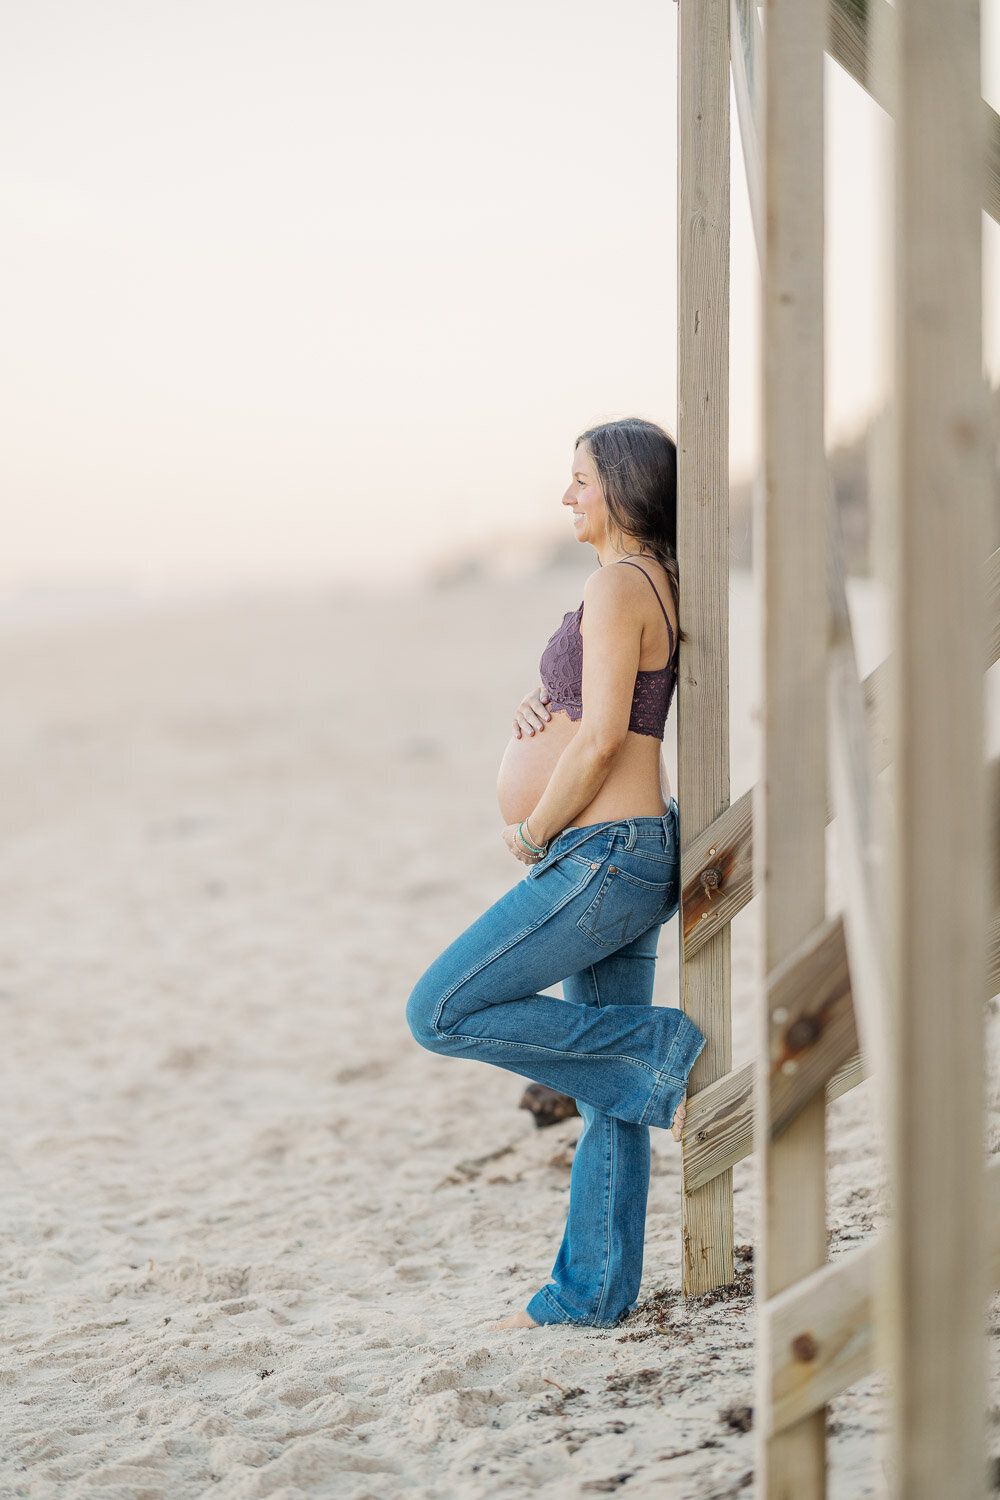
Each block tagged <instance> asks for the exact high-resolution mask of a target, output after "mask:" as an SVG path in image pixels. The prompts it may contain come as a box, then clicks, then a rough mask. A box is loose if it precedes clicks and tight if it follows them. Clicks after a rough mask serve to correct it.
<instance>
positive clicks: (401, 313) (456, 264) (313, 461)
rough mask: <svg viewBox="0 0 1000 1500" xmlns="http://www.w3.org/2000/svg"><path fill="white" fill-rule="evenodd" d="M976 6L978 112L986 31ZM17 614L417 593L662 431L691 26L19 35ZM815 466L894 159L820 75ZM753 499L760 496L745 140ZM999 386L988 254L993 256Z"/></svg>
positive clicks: (866, 289) (133, 21)
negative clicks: (373, 585)
mask: <svg viewBox="0 0 1000 1500" xmlns="http://www.w3.org/2000/svg"><path fill="white" fill-rule="evenodd" d="M998 4H1000V0H986V3H985V5H984V22H985V26H984V31H985V38H986V42H987V47H986V55H987V59H988V65H987V66H986V68H985V73H986V78H987V92H988V93H989V94H990V97H991V98H992V102H994V104H996V102H997V100H996V99H995V98H993V97H992V93H991V89H990V81H991V80H994V79H1000V49H998V30H1000V28H998V26H997V10H998ZM2 15H3V21H4V24H3V28H2V33H0V36H2V46H0V142H2V145H0V220H2V243H3V251H4V260H5V266H4V272H5V274H4V276H3V278H2V291H0V298H2V326H3V339H2V352H0V396H2V402H3V408H4V411H5V414H6V418H5V421H4V424H3V437H2V440H0V484H2V487H3V493H4V496H5V505H4V510H5V513H6V516H7V524H6V525H5V526H4V546H3V549H2V555H0V590H7V591H10V590H16V589H18V588H19V587H23V586H26V585H31V584H37V583H49V584H62V583H73V582H83V583H87V582H90V581H95V582H102V581H107V580H122V581H126V582H130V583H134V584H136V585H137V586H140V587H145V586H147V585H148V586H161V585H164V584H186V583H193V584H206V583H208V584H215V583H220V584H244V583H258V582H259V583H272V582H278V583H285V582H291V581H296V580H302V581H309V582H312V581H318V580H322V579H333V578H340V577H347V576H349V577H352V578H354V579H356V580H358V581H359V582H363V581H364V580H365V579H366V578H367V577H369V576H371V575H372V574H373V573H379V574H381V575H382V576H383V577H389V578H391V577H397V576H403V575H405V574H406V573H407V572H408V571H411V570H412V569H413V568H415V567H420V566H422V565H424V564H426V563H427V562H428V561H429V560H431V559H433V558H435V557H439V556H441V555H442V554H447V553H449V552H452V553H454V552H460V551H462V550H463V549H465V548H467V547H469V546H471V545H472V544H486V545H488V546H490V547H491V548H494V549H496V550H498V551H501V550H503V549H504V548H505V547H506V548H507V549H508V550H511V549H513V550H517V548H519V547H521V546H525V545H527V544H528V543H527V540H526V539H529V538H530V537H531V536H532V535H542V534H546V535H548V536H550V537H553V538H554V537H557V536H559V535H561V534H563V533H565V532H566V531H567V526H566V523H565V519H564V512H563V511H562V510H561V508H560V506H559V503H558V502H559V499H560V496H561V495H562V492H563V489H564V487H565V484H566V481H567V478H568V470H569V460H570V457H571V451H572V441H573V438H574V437H575V435H576V433H577V432H578V431H579V430H580V429H581V428H583V427H585V426H588V425H590V424H591V423H593V422H595V421H599V420H601V419H604V418H607V417H609V416H618V415H626V414H630V413H635V414H639V415H644V416H648V417H652V418H654V419H655V420H658V421H661V422H663V424H664V425H665V426H667V428H668V429H669V430H671V431H674V430H675V416H676V380H675V358H676V355H675V266H676V251H675V240H676V225H675V166H674V159H675V144H676V24H677V7H676V5H674V4H672V3H670V0H619V3H618V4H616V5H615V6H614V7H611V6H609V5H608V4H607V3H606V0H605V3H602V4H598V3H596V0H573V3H570V0H530V3H529V0H507V3H506V4H505V5H504V6H502V7H500V6H490V7H486V6H478V5H470V4H468V0H423V3H422V4H421V5H420V6H419V7H417V6H414V5H413V4H412V3H403V0H382V3H380V4H373V5H370V6H367V7H365V6H359V5H357V4H355V3H347V0H281V3H280V4H279V3H277V0H31V3H30V4H17V3H14V0H5V3H4V4H3V5H2ZM827 111H828V120H829V123H830V127H831V128H830V131H829V141H830V145H829V149H828V164H827V165H828V174H827V199H828V256H827V269H828V392H827V399H828V432H829V434H830V436H831V438H833V439H836V438H837V437H838V436H843V435H849V434H851V433H853V432H854V431H856V430H857V429H858V428H859V427H860V426H861V424H862V423H863V421H864V419H865V416H866V414H867V412H868V411H869V410H870V409H871V407H872V406H873V404H875V403H876V402H877V401H878V400H879V397H880V394H881V391H882V390H883V388H884V381H885V378H886V375H885V372H886V359H885V352H884V347H883V342H884V341H883V340H882V321H883V320H882V309H883V308H884V307H885V305H886V299H887V297H888V296H889V295H890V289H889V284H888V281H887V279H886V275H885V271H884V262H885V249H886V240H885V234H884V225H883V220H884V217H885V214H884V206H885V201H886V194H885V167H884V156H885V149H886V144H887V142H888V139H889V133H888V130H887V127H886V123H885V121H884V118H883V117H882V116H881V115H880V112H879V111H878V109H877V108H876V107H875V106H874V105H873V104H872V102H871V101H870V100H869V99H868V98H867V97H866V96H865V95H864V94H863V93H862V92H861V91H860V90H859V89H858V88H857V87H856V86H855V85H853V84H852V83H851V82H850V80H848V79H847V78H846V77H845V75H843V74H842V73H841V72H840V70H839V69H838V68H837V67H836V65H834V64H832V63H829V62H828V64H827ZM733 164H734V175H733V212H734V224H733V241H732V262H733V274H732V293H733V308H732V381H731V409H732V424H731V425H732V436H731V442H732V466H733V471H734V474H736V475H737V476H740V475H743V474H746V473H748V472H750V471H751V470H752V469H753V467H754V465H755V462H756V425H757V408H758V401H757V382H758V372H757V358H758V355H757V342H756V326H757V322H756V320H757V316H758V311H757V296H758V289H757V264H756V257H755V252H754V249H753V243H752V237H751V231H750V221H749V212H748V208H747V204H746V191H745V186H744V183H743V175H742V174H743V169H742V158H741V155H740V146H739V141H738V137H737V135H736V130H735V114H734V158H733ZM987 244H988V250H989V257H988V258H989V261H990V275H989V277H988V288H987V290H988V293H989V295H988V300H987V313H988V316H987V328H986V348H987V359H988V363H989V366H990V368H991V370H992V371H993V372H994V378H997V375H996V371H997V369H998V367H1000V357H998V349H1000V338H998V337H997V336H996V332H995V328H994V325H995V324H997V322H998V319H997V316H996V314H995V302H996V299H995V297H994V296H993V295H992V293H993V289H994V287H995V286H996V285H997V284H998V280H1000V278H997V277H996V276H994V275H993V271H992V265H993V263H994V262H995V261H1000V235H998V234H997V233H996V226H993V225H991V226H990V227H989V231H988V233H987Z"/></svg>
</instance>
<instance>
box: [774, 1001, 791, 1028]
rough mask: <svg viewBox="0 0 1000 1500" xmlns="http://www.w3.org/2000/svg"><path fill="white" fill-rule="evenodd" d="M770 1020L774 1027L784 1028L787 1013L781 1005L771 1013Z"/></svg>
mask: <svg viewBox="0 0 1000 1500" xmlns="http://www.w3.org/2000/svg"><path fill="white" fill-rule="evenodd" d="M771 1020H772V1021H773V1022H774V1024H775V1026H784V1024H785V1022H786V1021H787V1020H788V1012H787V1010H786V1009H785V1007H784V1006H783V1005H779V1006H776V1007H775V1009H774V1010H772V1012H771Z"/></svg>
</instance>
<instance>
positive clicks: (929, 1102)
mask: <svg viewBox="0 0 1000 1500" xmlns="http://www.w3.org/2000/svg"><path fill="white" fill-rule="evenodd" d="M896 14H897V22H898V36H899V67H898V79H897V90H898V92H897V101H898V113H897V130H896V151H897V163H896V167H897V171H896V390H897V401H898V418H899V450H898V461H897V466H896V467H897V473H898V476H899V504H898V506H897V508H896V510H897V515H898V517H899V528H898V536H897V553H898V565H897V568H896V570H895V571H896V581H897V587H896V597H895V600H894V622H895V636H896V649H895V652H894V656H893V661H892V672H893V680H894V684H895V689H896V694H895V696H896V703H897V707H898V712H897V715H896V723H897V725H898V743H897V762H896V781H895V786H896V791H897V803H896V816H895V819H894V826H895V838H894V841H893V845H892V846H891V848H890V859H889V869H888V877H889V889H890V892H891V895H892V898H893V900H892V906H893V908H894V913H893V921H892V928H891V930H892V934H893V941H892V943H891V945H890V956H889V965H888V968H889V976H890V982H889V992H890V997H891V1004H890V1015H889V1033H890V1053H891V1058H892V1064H893V1066H892V1068H891V1070H890V1079H889V1080H888V1082H889V1083H890V1084H891V1092H890V1096H889V1101H888V1102H889V1165H890V1183H891V1192H892V1198H893V1204H892V1207H893V1218H892V1221H891V1230H890V1235H889V1243H888V1247H887V1252H888V1253H887V1255H886V1257H885V1264H886V1268H887V1274H886V1275H885V1276H884V1278H883V1280H882V1285H881V1288H880V1292H881V1296H880V1297H879V1298H878V1299H877V1300H878V1302H879V1305H880V1306H882V1307H884V1308H885V1310H886V1319H885V1325H884V1327H883V1328H882V1329H881V1330H880V1332H881V1338H882V1352H883V1354H884V1355H885V1356H887V1358H888V1363H889V1367H890V1373H891V1376H892V1390H893V1404H894V1412H893V1420H892V1422H891V1433H892V1437H891V1443H892V1451H891V1460H892V1461H891V1463H890V1471H891V1484H892V1493H893V1494H894V1495H896V1496H899V1497H905V1500H940V1497H941V1496H943V1495H947V1496H948V1497H949V1500H971V1497H973V1496H976V1497H980V1496H982V1495H984V1494H985V1492H986V1481H985V1459H984V1453H985V1432H984V1413H985V1408H986V1374H985V1363H986V1361H985V1341H984V1319H985V1312H986V1266H985V1250H984V1227H985V1226H984V1206H983V1196H982V1191H981V1189H982V1174H983V1107H984V1085H983V1076H982V1075H983V1066H984V1064H983V1053H984V1046H983V1006H982V997H983V988H984V983H985V957H986V930H987V900H988V895H989V886H990V880H989V862H988V858H987V847H986V843H987V822H986V810H987V799H986V777H985V772H984V766H983V716H984V705H983V693H984V683H983V674H984V671H985V667H986V657H987V650H986V646H987V633H986V615H985V599H984V592H985V591H984V587H983V563H984V561H985V559H986V556H987V552H988V550H989V547H990V544H991V528H990V524H989V521H990V516H989V506H990V503H991V502H990V492H989V445H988V425H987V413H986V402H985V393H984V388H983V382H982V365H981V318H982V311H981V263H980V262H981V223H980V204H981V202H982V194H981V185H982V179H983V154H984V141H983V123H984V116H983V110H982V105H981V100H980V96H979V89H980V78H979V4H978V0H951V3H950V4H948V5H942V4H941V0H906V4H904V5H900V6H899V7H898V9H897V13H896Z"/></svg>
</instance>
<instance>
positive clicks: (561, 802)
mask: <svg viewBox="0 0 1000 1500" xmlns="http://www.w3.org/2000/svg"><path fill="white" fill-rule="evenodd" d="M583 602H584V609H583V618H582V620H581V624H580V629H581V633H582V635H583V718H582V720H581V722H580V728H579V729H578V730H577V732H576V734H575V735H574V737H573V739H572V740H571V741H570V743H569V744H568V745H567V746H566V749H565V750H564V751H563V753H562V755H560V757H559V759H558V760H557V761H556V764H555V767H554V768H553V771H552V775H551V776H550V777H549V782H548V785H547V786H546V788H545V791H544V792H543V793H542V795H541V797H540V798H539V800H538V802H537V804H536V806H535V809H534V811H533V812H532V813H531V814H530V816H529V818H528V820H527V822H528V832H529V833H530V835H531V837H532V839H534V841H535V842H536V843H539V844H545V843H548V841H549V839H550V838H553V837H554V836H555V835H556V834H557V833H559V832H561V831H562V829H564V828H566V827H568V826H569V824H570V823H572V821H573V819H574V817H575V816H576V814H577V813H578V812H579V811H580V810H581V808H584V807H586V806H587V804H588V803H589V802H592V801H593V799H594V797H595V796H596V795H597V793H598V792H599V791H600V789H601V787H602V786H603V785H604V783H605V781H606V780H607V778H608V773H609V772H610V770H611V766H612V764H613V762H614V759H615V756H616V755H617V754H618V751H619V750H620V749H621V747H622V745H623V744H624V742H625V736H626V734H627V733H628V721H629V715H630V713H631V709H632V691H633V687H634V684H635V675H636V672H637V670H638V666H639V648H640V645H641V642H642V610H641V608H640V606H639V603H638V599H637V596H636V593H635V590H634V588H632V587H630V580H629V579H627V578H624V577H623V576H622V569H620V568H614V567H611V568H603V569H601V571H600V572H597V573H592V574H591V576H590V577H589V578H588V579H587V583H586V586H585V587H584V591H583Z"/></svg>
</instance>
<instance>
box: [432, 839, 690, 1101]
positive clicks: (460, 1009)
mask: <svg viewBox="0 0 1000 1500" xmlns="http://www.w3.org/2000/svg"><path fill="white" fill-rule="evenodd" d="M657 821H658V820H657ZM611 847H613V848H614V849H615V853H614V857H615V858H616V859H618V860H624V859H626V858H628V855H627V853H626V852H625V851H620V850H618V846H617V845H616V844H615V845H611V844H610V841H609V853H608V854H606V855H605V858H604V860H602V861H598V860H594V861H588V860H586V859H584V860H579V859H573V858H572V857H570V858H567V859H564V860H562V861H560V862H559V863H557V864H554V865H553V866H552V867H551V868H549V869H546V870H545V871H544V873H543V874H542V875H541V877H540V878H539V879H537V880H535V879H532V878H530V877H526V878H525V879H523V880H521V881H520V882H519V883H518V884H517V885H516V886H514V888H513V889H512V890H510V891H508V892H507V893H506V895H504V896H502V897H501V898H500V900H499V901H497V902H495V903H494V905H493V906H492V907H490V909H489V911H487V912H485V913H484V914H483V916H481V917H480V918H478V920H477V921H475V922H473V924H472V925H471V927H469V928H467V929H466V931H465V932H464V933H462V934H461V936H460V937H458V938H457V939H456V940H455V942H453V943H452V944H450V945H449V947H448V948H446V949H445V951H444V952H443V953H442V954H441V955H440V956H439V957H438V958H437V959H436V960H435V961H434V963H433V964H432V965H431V966H430V968H429V969H428V970H427V971H426V973H425V974H424V975H423V976H422V977H421V979H419V980H418V982H417V984H416V986H415V987H414V989H413V992H412V994H411V995H410V998H409V1001H408V1002H407V1020H408V1022H409V1025H410V1029H411V1031H412V1033H413V1035H414V1037H415V1038H416V1039H417V1041H419V1042H420V1044H421V1045H422V1046H424V1047H426V1048H428V1050H430V1051H433V1052H439V1053H442V1054H444V1055H448V1056H453V1057H471V1058H476V1059H477V1060H479V1061H482V1062H489V1063H492V1064H494V1065H495V1066H497V1067H501V1068H506V1069H508V1070H509V1071H510V1072H512V1073H520V1074H521V1075H522V1076H524V1077H527V1078H531V1079H534V1080H535V1081H536V1082H537V1083H544V1084H547V1085H548V1086H549V1087H550V1088H554V1089H558V1090H559V1091H560V1092H561V1093H564V1094H569V1095H570V1096H571V1097H572V1098H574V1099H578V1100H581V1099H582V1100H583V1101H584V1102H585V1103H587V1104H589V1105H591V1107H592V1108H594V1109H596V1110H599V1111H600V1112H601V1113H604V1114H610V1115H614V1116H615V1117H616V1118H617V1119H620V1120H623V1121H629V1122H631V1123H633V1124H637V1125H657V1126H660V1127H662V1128H665V1129H669V1127H670V1123H671V1121H672V1119H673V1116H674V1111H675V1110H676V1108H677V1105H678V1103H679V1102H680V1100H681V1099H682V1098H683V1096H684V1091H685V1086H686V1083H687V1077H688V1074H689V1073H690V1071H691V1066H692V1064H693V1062H694V1060H695V1058H696V1057H697V1056H698V1053H699V1052H700V1051H701V1049H702V1047H703V1046H704V1044H705V1039H704V1037H703V1036H702V1034H701V1032H700V1031H699V1030H698V1028H697V1027H696V1026H695V1025H694V1023H693V1022H692V1021H690V1020H689V1018H688V1017H687V1016H685V1015H684V1013H683V1012H682V1011H680V1010H678V1009H676V1008H674V1007H672V1006H653V1007H650V1005H649V1003H648V1000H646V1001H644V1003H642V1004H632V1005H630V1004H627V1003H624V1004H615V1005H601V1006H598V1005H595V1004H592V1003H590V999H589V996H586V995H585V992H584V991H577V992H574V993H576V994H578V995H579V997H580V998H579V999H576V1000H573V1001H571V1000H569V998H568V996H567V997H564V998H563V999H557V998H555V997H553V996H549V995H546V994H544V993H541V992H542V991H544V990H545V989H546V988H547V987H548V986H550V985H553V984H556V983H558V982H560V981H562V982H564V981H565V980H566V978H567V977H568V976H571V975H575V974H578V973H579V972H580V971H586V970H588V969H590V968H591V967H593V966H594V965H595V963H599V962H603V960H604V958H605V957H607V956H611V955H612V954H613V953H617V952H619V951H620V947H618V946H616V937H617V931H618V926H621V927H623V928H624V926H625V925H626V924H625V917H624V916H623V917H621V919H620V917H619V914H620V912H621V907H620V905H619V904H618V896H619V895H620V894H621V892H619V891H617V890H616V889H614V888H612V889H610V890H609V889H608V882H609V881H610V882H615V883H617V882H619V881H623V882H624V881H626V880H629V885H628V888H627V891H625V892H624V894H625V899H626V901H627V902H633V901H634V902H636V903H637V905H636V909H635V910H634V911H633V912H630V913H627V918H628V920H631V921H632V923H633V925H634V926H635V927H639V928H641V931H643V932H644V931H645V930H646V929H648V928H651V927H653V926H658V925H659V924H660V923H662V921H664V920H665V919H666V918H667V917H668V916H670V915H671V914H672V911H673V910H676V899H671V897H670V893H669V890H668V888H667V887H665V886H663V885H662V884H661V883H659V882H658V881H657V878H656V877H657V874H658V868H660V867H658V866H657V865H656V864H655V863H654V864H653V865H652V867H651V869H649V870H647V869H646V865H645V864H643V863H640V859H641V857H640V856H636V857H635V859H634V863H635V865H636V867H637V868H638V869H639V871H640V875H638V876H636V877H633V878H631V879H630V877H629V876H628V874H627V872H625V871H619V870H618V869H617V867H611V866H608V865H607V861H608V858H609V857H610V848H611ZM588 852H589V850H588ZM595 852H596V851H595ZM606 866H607V868H606V869H605V867H606ZM602 872H603V882H602ZM643 874H652V875H653V880H652V881H646V880H645V879H643V878H642V875H643ZM642 903H648V912H647V911H646V910H644V909H643V906H642ZM612 919H613V920H614V922H615V924H616V925H615V927H614V928H613V929H612V930H611V931H610V932H609V931H608V930H607V928H606V927H605V926H604V925H603V924H605V923H609V922H611V920H612ZM628 941H629V938H626V941H625V942H623V943H622V944H621V947H624V946H626V943H627V942H628Z"/></svg>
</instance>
